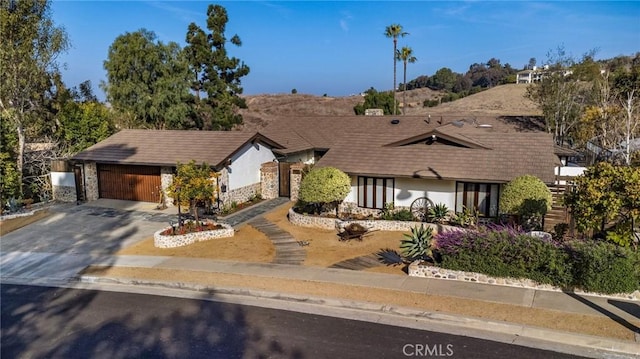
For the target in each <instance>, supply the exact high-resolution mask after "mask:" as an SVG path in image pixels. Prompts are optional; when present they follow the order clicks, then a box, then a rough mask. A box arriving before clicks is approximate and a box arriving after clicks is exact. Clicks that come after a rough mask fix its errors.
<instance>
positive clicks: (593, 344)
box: [75, 275, 640, 358]
mask: <svg viewBox="0 0 640 359" xmlns="http://www.w3.org/2000/svg"><path fill="white" fill-rule="evenodd" d="M75 281H76V282H79V283H85V284H119V285H132V286H148V287H158V288H166V289H179V290H189V291H195V292H203V293H209V294H216V295H229V296H242V297H252V298H262V299H268V300H274V301H280V302H294V303H300V304H307V305H316V306H325V307H332V308H337V309H348V310H357V311H363V312H369V313H378V314H381V315H392V316H399V317H403V318H407V319H415V320H419V321H421V322H422V323H425V324H436V325H444V326H451V327H458V328H464V329H470V330H476V331H482V332H491V333H498V334H502V335H507V336H509V337H511V338H512V341H511V343H512V344H516V345H518V344H520V342H523V341H524V342H527V341H535V342H546V343H550V344H555V345H563V346H565V347H573V348H579V349H581V350H583V351H584V350H586V351H588V354H591V355H595V356H594V357H608V358H640V349H638V347H639V345H638V344H637V343H633V342H626V341H621V340H616V339H609V338H603V337H597V336H592V335H586V334H575V333H568V332H562V331H557V330H552V329H544V328H539V327H530V326H526V325H522V324H516V323H509V322H497V321H491V320H484V319H478V318H473V317H464V316H459V315H455V314H445V313H439V312H429V311H423V310H417V309H413V308H408V307H400V306H393V305H386V304H377V303H372V302H360V301H352V300H345V299H338V298H321V297H314V296H307V295H298V294H290V293H286V294H283V293H277V292H270V291H264V290H254V289H247V288H238V287H213V286H206V285H201V284H195V283H188V282H165V281H149V280H140V279H133V278H117V277H100V276H91V275H83V276H78V277H76V278H75ZM520 345H525V344H520Z"/></svg>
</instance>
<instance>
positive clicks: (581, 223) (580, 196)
mask: <svg viewBox="0 0 640 359" xmlns="http://www.w3.org/2000/svg"><path fill="white" fill-rule="evenodd" d="M574 182H575V185H574V187H573V190H572V191H570V192H567V193H566V194H565V199H564V202H565V204H566V205H567V206H568V207H569V208H570V209H571V213H572V215H573V218H575V221H576V227H577V229H578V231H580V232H583V233H584V232H586V231H589V230H594V231H596V232H602V231H604V230H605V228H606V227H607V224H612V222H617V223H618V226H616V227H612V230H611V232H612V233H607V238H609V239H611V240H613V241H614V242H616V243H618V244H620V245H623V246H624V245H629V244H631V240H632V231H633V228H634V226H635V225H636V223H637V220H638V218H640V168H639V167H627V166H614V165H612V164H611V163H608V162H601V163H597V164H595V165H594V166H592V167H589V168H588V169H587V170H586V171H585V172H584V174H583V175H581V176H578V177H576V178H575V180H574ZM625 227H626V228H627V229H628V230H625V231H621V230H622V229H624V228H625ZM615 232H621V233H628V234H625V235H624V238H615V235H614V233H615ZM618 234H620V233H618Z"/></svg>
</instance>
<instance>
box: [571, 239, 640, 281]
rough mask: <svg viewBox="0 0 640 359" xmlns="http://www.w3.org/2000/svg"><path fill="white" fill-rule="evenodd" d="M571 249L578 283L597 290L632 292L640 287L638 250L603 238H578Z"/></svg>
mask: <svg viewBox="0 0 640 359" xmlns="http://www.w3.org/2000/svg"><path fill="white" fill-rule="evenodd" d="M569 249H570V251H571V253H572V260H573V276H574V284H575V285H576V286H579V287H581V288H582V289H584V290H586V291H589V292H597V293H631V292H633V291H635V290H636V289H640V255H639V253H638V252H634V251H633V250H632V249H630V248H625V247H620V246H617V245H615V244H614V243H609V242H602V241H587V242H574V243H572V244H571V245H570V247H569Z"/></svg>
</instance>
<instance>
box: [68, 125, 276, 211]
mask: <svg viewBox="0 0 640 359" xmlns="http://www.w3.org/2000/svg"><path fill="white" fill-rule="evenodd" d="M281 148H283V147H282V146H281V145H279V144H278V143H277V142H275V141H273V140H271V139H269V138H268V137H266V136H264V135H262V134H260V133H259V132H243V131H233V132H231V131H166V130H122V131H120V132H118V133H116V134H114V135H112V136H111V137H109V138H107V139H105V140H104V141H101V142H99V143H97V144H95V145H93V146H91V147H89V148H87V149H86V150H84V151H82V152H80V153H78V154H76V155H75V156H73V157H72V158H71V160H72V162H73V163H75V166H76V167H79V168H80V171H79V172H81V175H80V176H76V179H77V180H76V181H77V182H80V184H81V185H80V186H76V187H77V188H79V189H81V191H78V192H79V193H78V195H79V197H80V198H85V199H86V200H96V199H98V198H112V199H123V200H133V201H145V202H159V201H160V196H161V191H164V192H165V194H166V190H167V188H168V186H169V185H170V184H171V183H172V181H173V174H174V173H175V169H176V165H177V163H187V162H189V161H191V160H195V161H196V163H198V164H200V163H203V162H206V163H207V164H208V165H210V166H211V167H212V169H213V170H214V171H215V172H217V173H218V175H219V176H218V177H217V179H215V184H216V187H217V190H218V194H219V198H220V200H221V201H222V202H224V203H230V202H233V201H235V202H238V203H241V202H244V201H246V200H248V199H249V198H251V197H252V196H254V195H256V194H261V182H263V181H262V180H261V166H262V164H264V163H269V162H273V161H274V160H275V154H274V152H273V151H274V150H276V149H281ZM165 202H166V204H167V205H170V204H171V203H172V199H170V198H168V196H166V195H165Z"/></svg>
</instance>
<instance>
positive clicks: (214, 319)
mask: <svg viewBox="0 0 640 359" xmlns="http://www.w3.org/2000/svg"><path fill="white" fill-rule="evenodd" d="M0 290H1V291H0V295H1V297H0V298H1V300H2V313H1V318H0V319H1V328H2V333H1V335H0V348H1V349H0V357H2V358H45V357H46V358H109V359H112V358H313V359H315V358H407V357H411V358H417V357H427V358H434V357H449V358H523V359H525V358H577V357H575V356H570V355H566V354H560V353H555V352H550V351H543V350H539V349H533V348H527V347H521V346H516V345H509V344H504V343H497V342H492V341H487V340H480V339H475V338H468V337H463V336H454V335H449V334H441V333H435V332H429V331H421V330H415V329H408V328H401V327H395V326H389V325H381V324H374V323H369V322H361V321H354V320H346V319H341V318H332V317H325V316H319V315H311V314H303V313H298V312H291V311H283V310H275V309H267V308H259V307H253V306H242V305H238V304H229V303H220V302H216V301H209V300H194V299H182V298H174V297H162V296H152V295H141V294H131V293H119V292H108V291H94V290H79V289H67V288H49V287H36V286H21V285H1V286H0Z"/></svg>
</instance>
